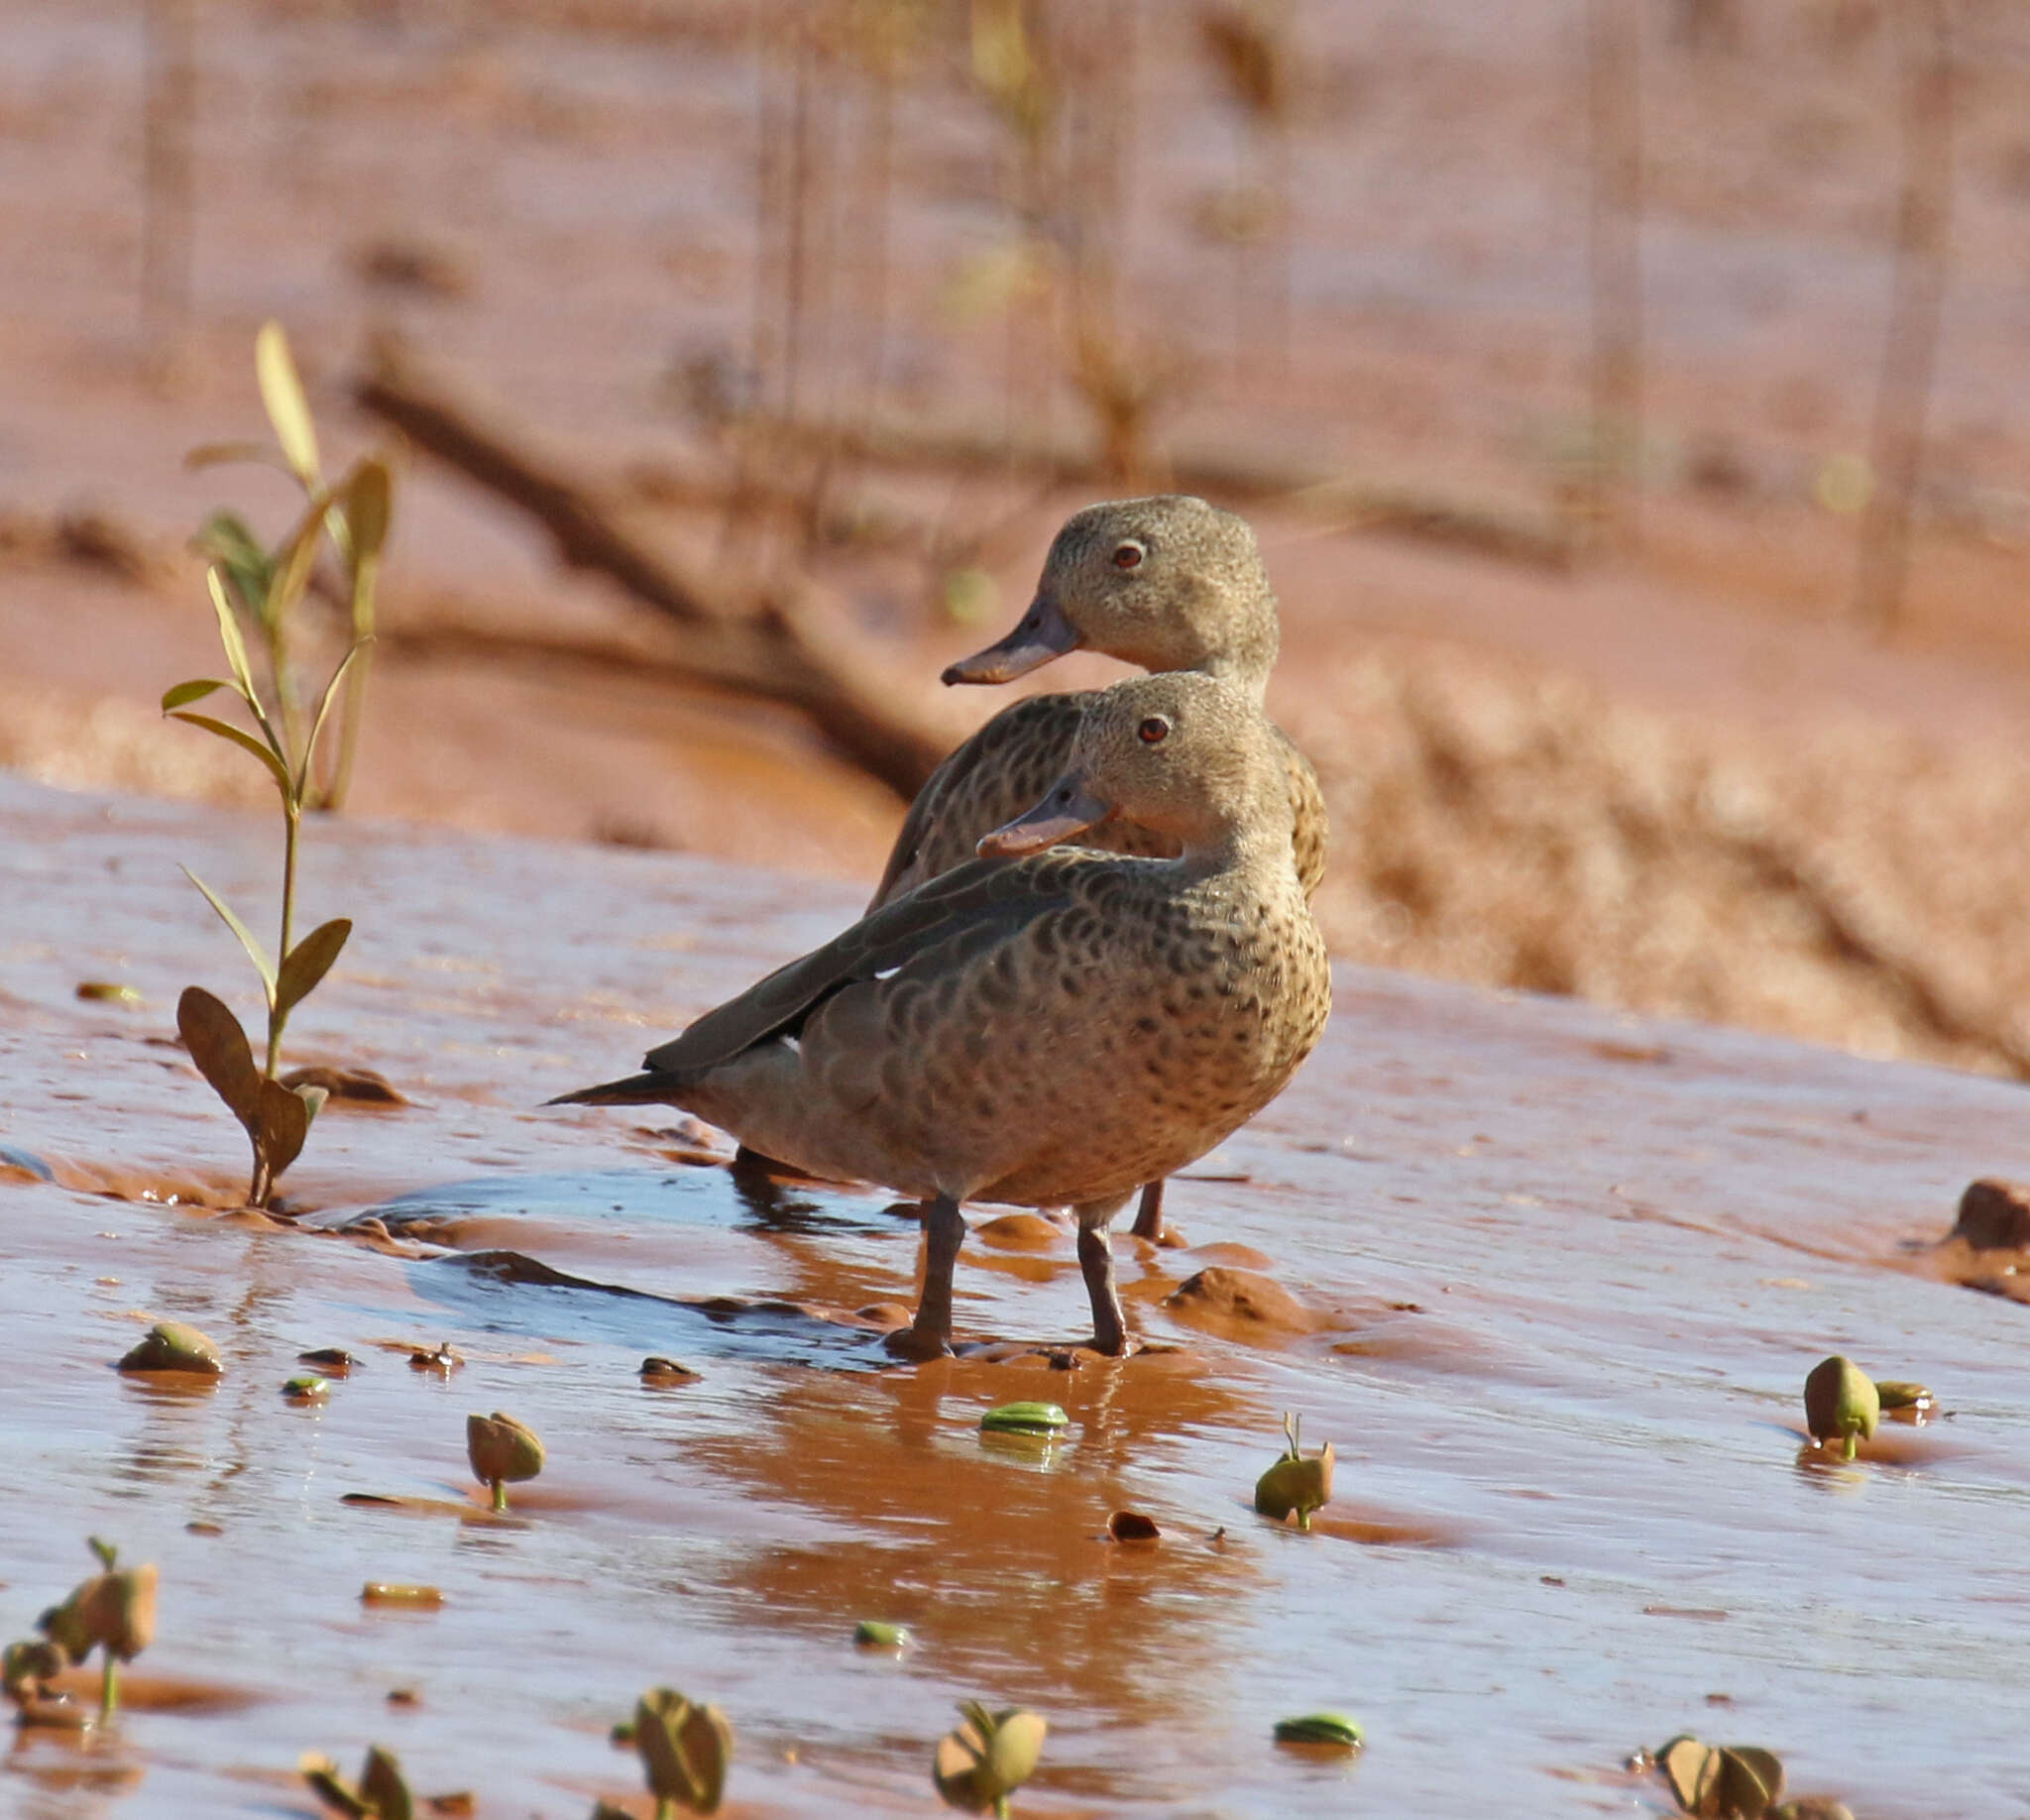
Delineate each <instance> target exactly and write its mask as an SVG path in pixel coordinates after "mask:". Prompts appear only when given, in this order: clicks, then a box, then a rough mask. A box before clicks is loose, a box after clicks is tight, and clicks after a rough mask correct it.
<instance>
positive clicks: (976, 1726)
mask: <svg viewBox="0 0 2030 1820" xmlns="http://www.w3.org/2000/svg"><path fill="white" fill-rule="evenodd" d="M959 1711H960V1712H961V1713H963V1714H964V1715H965V1722H964V1724H962V1725H960V1726H958V1727H956V1728H955V1729H954V1730H952V1731H949V1732H947V1733H946V1734H945V1736H944V1737H943V1738H941V1739H939V1740H938V1749H937V1754H936V1756H934V1757H933V1758H932V1760H931V1780H932V1781H933V1782H934V1783H935V1784H936V1785H937V1789H938V1793H939V1795H940V1796H941V1797H942V1798H943V1800H944V1802H945V1805H946V1806H947V1807H956V1808H959V1809H960V1810H961V1811H963V1812H965V1813H968V1814H983V1813H988V1812H991V1813H993V1814H994V1815H995V1816H997V1820H1007V1814H1008V1797H1009V1796H1010V1795H1011V1794H1013V1793H1014V1792H1015V1790H1016V1789H1018V1788H1020V1787H1021V1786H1022V1784H1023V1783H1024V1782H1026V1781H1028V1780H1029V1778H1030V1777H1031V1776H1032V1775H1034V1774H1035V1773H1036V1765H1037V1763H1039V1761H1041V1759H1042V1757H1043V1741H1044V1735H1045V1734H1046V1733H1047V1732H1048V1731H1049V1730H1050V1726H1049V1725H1048V1724H1047V1723H1046V1722H1045V1720H1044V1719H1043V1718H1042V1716H1041V1715H1039V1714H1037V1713H1032V1712H1029V1711H1026V1710H1025V1709H1024V1708H1022V1707H1015V1706H1011V1707H1008V1708H1006V1709H1004V1710H1003V1711H1001V1712H998V1713H990V1712H988V1711H987V1709H986V1707H985V1706H984V1705H982V1704H981V1703H980V1702H979V1701H977V1700H965V1701H961V1702H960V1704H959Z"/></svg>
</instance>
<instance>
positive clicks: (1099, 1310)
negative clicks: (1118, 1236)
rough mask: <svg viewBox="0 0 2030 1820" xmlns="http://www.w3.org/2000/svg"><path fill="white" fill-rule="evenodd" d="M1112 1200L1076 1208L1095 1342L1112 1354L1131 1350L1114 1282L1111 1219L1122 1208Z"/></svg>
mask: <svg viewBox="0 0 2030 1820" xmlns="http://www.w3.org/2000/svg"><path fill="white" fill-rule="evenodd" d="M1120 1206H1121V1202H1120V1201H1118V1200H1116V1201H1110V1202H1105V1203H1102V1204H1099V1205H1094V1206H1083V1207H1079V1208H1076V1209H1075V1211H1076V1213H1077V1215H1078V1268H1079V1270H1081V1271H1082V1272H1083V1273H1084V1275H1085V1294H1086V1295H1087V1297H1089V1298H1090V1300H1091V1302H1092V1346H1093V1350H1094V1351H1095V1352H1103V1353H1105V1354H1106V1355H1107V1356H1108V1357H1109V1358H1119V1357H1120V1356H1121V1354H1122V1353H1124V1352H1126V1351H1127V1350H1128V1328H1127V1322H1126V1321H1125V1320H1123V1318H1122V1317H1121V1296H1120V1291H1119V1290H1118V1289H1117V1288H1115V1286H1114V1247H1113V1239H1112V1237H1111V1235H1110V1234H1109V1233H1108V1232H1107V1222H1108V1221H1109V1220H1110V1219H1112V1218H1113V1216H1114V1214H1115V1213H1116V1212H1118V1211H1119V1210H1120Z"/></svg>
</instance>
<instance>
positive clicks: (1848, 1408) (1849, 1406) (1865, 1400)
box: [1804, 1353, 1882, 1460]
mask: <svg viewBox="0 0 2030 1820" xmlns="http://www.w3.org/2000/svg"><path fill="white" fill-rule="evenodd" d="M1881 1414H1882V1400H1881V1395H1880V1393H1879V1392H1878V1391H1877V1390H1876V1389H1875V1387H1874V1384H1873V1382H1872V1381H1871V1380H1870V1379H1869V1377H1868V1375H1867V1373H1866V1372H1864V1371H1862V1370H1861V1367H1860V1366H1859V1365H1857V1364H1855V1363H1854V1361H1853V1360H1852V1359H1843V1358H1842V1357H1840V1355H1839V1354H1838V1353H1835V1354H1834V1355H1833V1357H1831V1358H1830V1359H1821V1360H1820V1361H1819V1363H1818V1364H1816V1365H1814V1366H1813V1367H1812V1369H1811V1375H1810V1376H1809V1377H1807V1378H1806V1379H1805V1381H1804V1421H1805V1426H1806V1427H1807V1428H1809V1429H1810V1430H1811V1436H1812V1439H1813V1440H1815V1441H1830V1440H1844V1441H1845V1442H1846V1443H1847V1451H1846V1453H1845V1454H1844V1455H1843V1456H1842V1457H1843V1458H1845V1459H1850V1460H1851V1459H1853V1458H1854V1455H1855V1451H1856V1442H1857V1438H1859V1439H1861V1440H1868V1439H1872V1438H1873V1435H1874V1431H1875V1423H1876V1422H1878V1421H1879V1420H1880V1419H1881Z"/></svg>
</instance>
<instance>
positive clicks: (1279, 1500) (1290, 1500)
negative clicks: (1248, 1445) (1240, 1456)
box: [1255, 1415, 1332, 1530]
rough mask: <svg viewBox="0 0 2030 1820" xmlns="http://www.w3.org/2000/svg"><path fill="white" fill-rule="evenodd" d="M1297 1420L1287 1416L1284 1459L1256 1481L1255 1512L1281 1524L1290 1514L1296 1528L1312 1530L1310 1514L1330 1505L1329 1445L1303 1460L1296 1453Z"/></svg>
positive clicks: (1284, 1428) (1285, 1420) (1330, 1454)
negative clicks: (1293, 1516) (1294, 1519)
mask: <svg viewBox="0 0 2030 1820" xmlns="http://www.w3.org/2000/svg"><path fill="white" fill-rule="evenodd" d="M1301 1425H1302V1424H1301V1422H1300V1420H1299V1418H1297V1417H1296V1416H1292V1415H1286V1416H1285V1417H1284V1419H1283V1434H1284V1440H1285V1442H1286V1445H1285V1447H1284V1452H1283V1457H1282V1458H1281V1459H1279V1460H1278V1461H1277V1462H1276V1464H1275V1465H1273V1466H1272V1467H1270V1468H1269V1470H1268V1471H1267V1472H1265V1473H1264V1474H1263V1475H1262V1476H1261V1477H1260V1478H1259V1479H1257V1480H1256V1481H1255V1509H1256V1510H1258V1511H1260V1512H1261V1514H1262V1515H1263V1516H1264V1517H1273V1518H1275V1519H1276V1521H1277V1522H1278V1523H1283V1522H1285V1521H1286V1520H1287V1519H1289V1518H1290V1517H1291V1516H1292V1515H1293V1514H1295V1516H1296V1518H1297V1528H1298V1529H1300V1530H1308V1529H1309V1528H1310V1527H1311V1513H1312V1512H1313V1511H1316V1510H1322V1509H1323V1508H1324V1507H1325V1506H1326V1505H1327V1504H1329V1503H1331V1502H1332V1443H1331V1442H1330V1441H1327V1442H1326V1443H1325V1444H1324V1446H1322V1447H1321V1448H1319V1449H1318V1451H1317V1452H1316V1453H1314V1454H1312V1455H1311V1457H1310V1458H1309V1459H1306V1458H1305V1457H1304V1456H1303V1454H1302V1452H1301V1451H1300V1450H1299V1447H1298V1442H1297V1435H1298V1431H1299V1429H1300V1427H1301Z"/></svg>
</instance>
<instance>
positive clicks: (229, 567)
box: [184, 321, 395, 811]
mask: <svg viewBox="0 0 2030 1820" xmlns="http://www.w3.org/2000/svg"><path fill="white" fill-rule="evenodd" d="M254 374H255V378H256V379H257V380H258V381H259V383H260V388H261V402H262V406H263V408H264V409H265V410H266V411H267V413H268V421H269V424H270V425H271V427H272V428H273V429H274V431H275V438H276V439H275V442H274V443H272V444H271V443H260V442H214V443H206V444H204V445H203V446H202V447H200V448H195V449H192V450H191V451H190V452H189V454H188V455H186V456H185V457H184V466H185V467H187V468H208V467H215V466H218V465H219V464H221V463H225V462H257V463H260V464H262V465H264V466H267V467H272V468H279V469H280V470H281V471H282V473H284V474H286V475H287V476H288V477H289V479H290V480H292V481H293V482H294V483H295V484H296V486H297V488H298V489H300V491H301V492H302V495H303V506H302V509H301V511H300V512H299V513H298V515H297V516H296V518H295V519H294V521H293V522H292V523H291V524H290V525H289V527H288V529H287V530H286V531H285V532H284V534H283V536H282V540H281V542H279V543H278V544H276V546H275V547H274V548H273V549H270V548H268V547H266V546H265V545H264V544H263V542H262V540H261V539H260V537H258V536H257V535H256V534H255V532H254V530H253V529H252V527H251V526H250V525H249V524H248V523H247V521H246V519H245V518H243V517H241V516H240V514H239V513H238V512H233V511H230V510H224V509H222V510H220V511H218V512H213V513H212V515H211V516H210V517H209V518H207V519H206V520H205V522H204V524H203V526H202V527H201V528H200V529H199V531H198V532H197V535H196V536H195V537H193V538H192V539H191V547H192V548H193V549H194V550H195V551H196V552H197V554H198V555H200V556H202V557H204V558H205V559H206V560H207V561H208V562H210V564H211V565H212V568H213V569H214V571H215V572H217V573H218V574H219V576H220V579H221V581H222V582H223V583H224V585H225V589H226V592H227V593H228V595H229V596H230V598H231V600H232V603H233V605H234V607H235V608H236V609H237V611H238V613H239V614H240V616H241V617H242V618H243V620H244V621H245V623H246V624H247V626H249V628H250V629H251V630H252V631H253V632H254V634H255V635H256V637H257V638H258V639H259V640H260V644H261V651H262V656H263V658H264V660H265V664H264V667H265V669H266V671H267V682H268V685H269V691H270V693H269V700H270V702H271V703H272V705H273V709H274V714H275V718H276V720H277V722H278V723H279V725H280V727H281V730H282V744H283V746H284V747H285V748H286V749H285V751H284V753H283V754H282V755H283V756H284V757H289V756H290V755H291V754H294V753H298V752H303V751H305V750H306V743H305V741H304V739H303V731H304V727H305V702H304V687H303V678H302V676H301V673H300V666H299V662H298V647H299V645H300V642H301V637H302V629H301V627H300V626H298V624H297V614H298V611H299V609H300V608H301V606H302V604H303V600H304V598H305V595H306V593H307V591H308V588H309V584H310V578H311V572H312V570H313V569H314V568H315V567H316V562H317V557H318V553H319V551H320V550H321V549H322V548H323V547H324V545H325V544H326V542H327V541H328V542H329V544H330V546H331V548H332V550H333V552H334V553H335V555H336V556H337V558H338V564H339V568H340V571H341V583H342V587H341V592H342V594H343V596H344V600H345V604H346V610H347V616H348V619H349V622H350V630H351V634H352V636H351V644H352V650H351V651H350V652H349V653H348V657H349V658H350V659H351V660H352V661H351V669H350V671H349V672H348V674H347V675H346V677H345V681H344V697H345V700H344V711H343V714H342V715H341V718H340V726H339V735H338V756H337V760H336V762H335V763H334V765H333V766H332V767H331V773H330V776H329V777H328V778H323V777H320V776H318V775H317V773H316V771H315V770H314V769H313V770H312V771H311V773H310V775H309V776H308V777H307V779H306V782H305V791H304V799H303V806H304V807H305V808H306V809H310V810H313V811H315V810H320V809H338V808H341V807H343V806H344V803H345V797H346V791H347V789H348V787H349V786H350V784H351V780H352V771H353V763H354V759H355V757H356V755H357V752H358V747H359V739H360V729H361V726H362V723H363V718H364V715H365V712H366V701H367V679H368V672H369V667H370V665H371V664H372V662H373V652H372V650H371V649H370V648H369V647H370V646H371V644H372V641H373V638H374V616H375V593H376V589H377V587H378V584H379V581H380V571H381V556H382V551H383V549H384V548H385V546H386V544H387V541H388V526H389V519H390V517H391V515H392V512H393V508H394V493H395V483H394V476H393V473H392V471H391V469H390V466H389V463H388V461H387V459H386V458H385V457H384V456H381V455H366V456H362V457H361V458H360V459H359V460H358V461H356V462H355V463H354V464H353V465H352V466H351V467H350V468H349V469H347V470H346V472H345V474H344V475H343V476H342V477H341V478H340V479H339V480H337V481H336V482H333V483H327V482H326V480H325V478H324V473H323V467H322V463H321V461H320V459H319V456H318V448H317V426H316V423H315V421H314V420H313V419H312V417H311V415H310V403H309V399H308V398H306V397H305V396H304V393H303V383H302V380H301V378H300V377H299V376H298V374H297V372H296V363H295V359H294V357H293V356H292V355H291V354H290V352H289V344H288V337H287V336H286V335H285V334H284V333H283V332H282V324H281V323H279V322H273V321H271V322H266V323H264V324H263V325H262V327H261V332H260V333H259V334H258V335H257V336H256V337H255V339H254ZM327 693H328V691H327ZM316 718H320V719H321V711H320V713H319V715H318V716H317V717H316Z"/></svg>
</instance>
